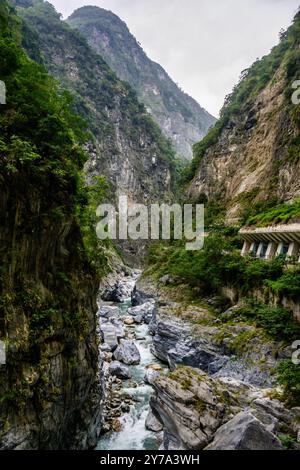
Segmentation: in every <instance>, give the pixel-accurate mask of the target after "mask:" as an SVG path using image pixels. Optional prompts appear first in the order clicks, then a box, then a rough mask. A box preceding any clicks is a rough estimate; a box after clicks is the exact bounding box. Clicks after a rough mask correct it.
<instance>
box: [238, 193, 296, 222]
mask: <svg viewBox="0 0 300 470" xmlns="http://www.w3.org/2000/svg"><path fill="white" fill-rule="evenodd" d="M271 202H272V201H271ZM256 209H257V208H256ZM299 221H300V198H297V199H295V200H294V201H293V202H292V203H290V204H278V205H276V204H275V205H274V206H271V207H270V204H269V206H268V207H267V208H266V210H265V211H262V212H258V213H256V214H255V215H252V216H249V217H248V218H247V219H246V221H245V222H246V224H247V225H258V226H264V225H269V224H286V223H287V222H299Z"/></svg>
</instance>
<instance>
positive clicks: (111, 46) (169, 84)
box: [66, 6, 215, 159]
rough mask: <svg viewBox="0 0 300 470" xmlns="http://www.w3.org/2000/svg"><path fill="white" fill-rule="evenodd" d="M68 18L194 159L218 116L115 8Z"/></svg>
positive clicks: (91, 9) (81, 11) (177, 146)
mask: <svg viewBox="0 0 300 470" xmlns="http://www.w3.org/2000/svg"><path fill="white" fill-rule="evenodd" d="M66 21H67V23H68V24H70V25H71V26H72V27H73V28H75V29H77V30H78V31H79V32H80V33H81V34H82V35H83V36H84V37H85V38H86V39H87V41H88V43H89V44H90V46H91V47H92V48H93V49H94V50H95V51H96V52H98V53H99V54H100V55H101V56H102V57H104V59H105V60H106V61H107V63H108V64H109V65H110V67H111V68H112V69H113V70H114V71H115V72H116V74H117V75H118V77H119V78H121V79H122V80H125V81H127V82H128V83H130V85H131V86H132V87H133V88H134V89H135V90H136V92H137V94H138V97H139V99H140V100H141V101H142V102H143V103H144V104H145V106H146V108H147V110H148V111H149V112H150V113H151V115H152V116H153V117H154V119H155V120H156V122H157V123H158V124H159V125H160V127H161V128H162V130H163V132H164V133H165V135H166V136H167V137H169V138H170V139H171V141H172V142H173V145H174V147H175V149H176V151H177V154H178V155H181V156H182V157H184V158H185V159H190V158H191V156H192V148H191V146H192V145H193V144H194V143H195V142H197V141H198V140H199V139H200V138H202V137H204V135H205V134H206V133H207V131H208V129H209V127H210V126H211V125H212V124H213V123H214V122H215V118H214V117H213V116H211V115H210V114H209V113H208V112H207V111H206V110H204V109H203V108H202V107H201V106H200V105H199V104H198V103H197V102H196V101H195V100H194V99H193V98H192V97H190V96H189V95H188V94H187V93H184V92H183V91H182V90H181V89H180V88H179V87H178V86H177V85H176V84H175V83H174V82H173V80H172V79H171V77H170V76H169V75H168V73H167V72H166V71H165V70H164V69H163V67H162V66H161V65H159V64H158V63H156V62H154V61H152V60H151V59H149V58H148V56H147V55H146V53H145V52H144V50H143V49H142V47H141V46H140V44H139V43H138V41H137V40H136V38H135V37H134V36H133V35H132V34H131V32H130V31H129V29H128V26H127V25H126V23H125V22H124V21H122V20H121V19H120V18H119V17H118V16H117V15H115V14H114V13H113V12H110V11H108V10H104V9H102V8H99V7H92V6H85V7H82V8H79V9H77V10H75V11H74V12H73V14H72V15H71V16H70V17H69V18H68V19H67V20H66Z"/></svg>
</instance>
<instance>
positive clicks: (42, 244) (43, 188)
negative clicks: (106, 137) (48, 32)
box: [0, 1, 107, 432]
mask: <svg viewBox="0 0 300 470" xmlns="http://www.w3.org/2000/svg"><path fill="white" fill-rule="evenodd" d="M21 34H22V23H21V21H20V20H19V19H18V18H17V17H16V15H15V14H14V10H13V9H12V8H11V7H10V6H9V5H8V4H7V2H3V1H1V4H0V77H1V80H3V81H4V82H5V84H6V88H7V104H6V105H1V106H0V193H1V198H0V220H1V228H0V239H1V248H0V338H1V340H5V342H6V344H7V361H6V367H5V373H3V374H1V378H0V379H1V380H0V406H1V422H0V424H1V432H3V430H4V431H5V426H4V422H5V419H6V416H7V417H11V416H15V415H16V414H17V413H19V412H20V413H21V415H22V417H23V416H24V408H23V411H22V410H21V408H22V407H25V406H26V404H27V405H28V408H29V406H31V407H33V406H36V407H41V409H42V407H43V405H42V403H43V400H44V399H45V395H47V394H48V399H49V395H51V393H52V392H51V390H50V389H49V388H47V386H46V385H47V383H48V382H47V381H48V380H49V377H47V374H46V373H45V370H46V368H47V366H48V362H47V361H48V359H47V355H45V347H44V346H45V342H47V341H48V342H51V340H53V338H55V341H57V342H58V343H59V342H61V344H62V350H63V354H65V357H67V358H68V355H69V356H72V354H74V355H75V354H76V351H77V350H76V348H77V346H78V343H79V338H84V337H85V335H87V334H89V332H90V327H91V323H92V322H93V311H94V309H95V308H96V294H97V288H98V285H99V280H100V278H101V276H103V274H104V273H105V271H106V269H107V262H106V256H105V254H104V250H103V246H102V245H101V244H100V242H99V241H98V240H97V239H96V237H95V236H93V234H94V233H95V229H94V227H93V222H94V220H93V215H92V214H93V205H92V204H93V199H94V197H95V192H96V193H97V195H98V196H100V197H101V194H102V192H103V190H104V189H105V185H104V183H103V181H100V182H97V184H96V185H95V187H94V188H89V189H87V188H86V187H85V184H84V180H83V177H82V170H83V166H84V163H85V161H86V154H85V152H84V151H83V144H84V142H85V140H86V131H85V125H84V123H83V121H82V120H81V119H80V118H79V117H78V116H77V115H75V114H73V112H72V102H71V99H70V96H69V94H68V93H66V92H64V91H62V90H61V88H60V87H59V86H58V84H57V83H56V81H55V80H54V79H53V78H52V77H50V76H49V74H48V73H47V71H46V69H45V68H44V67H43V66H42V65H38V64H37V63H36V62H34V61H33V60H31V59H30V58H29V57H28V56H27V55H26V54H25V52H24V51H23V49H22V47H21V39H22V38H21ZM94 360H95V361H96V360H97V358H96V357H95V358H92V357H91V363H92V362H93V361H94ZM72 367H73V369H72ZM72 367H71V362H70V361H68V359H66V363H65V372H66V374H70V376H71V374H72V370H75V369H74V367H75V366H74V364H73V366H72ZM26 368H31V370H32V371H33V372H34V373H35V374H36V377H37V378H36V380H35V381H34V382H30V380H29V379H28V378H26V377H25V375H24V374H25V372H24V371H25V370H26ZM68 368H69V369H68ZM63 386H64V387H65V388H64V390H63V392H65V393H66V397H67V398H66V400H68V399H69V400H70V398H68V396H67V393H69V392H68V390H67V389H68V387H69V390H70V388H71V387H72V381H71V380H70V381H69V382H68V383H67V382H66V383H64V384H63ZM52 397H53V396H52ZM29 398H30V400H31V401H30V402H28V401H27V400H28V399H29ZM49 401H50V402H51V398H50V399H49ZM28 403H30V405H29V404H28ZM27 411H28V410H27ZM7 419H8V418H7ZM7 423H8V421H7V422H6V424H7Z"/></svg>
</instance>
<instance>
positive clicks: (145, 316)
mask: <svg viewBox="0 0 300 470" xmlns="http://www.w3.org/2000/svg"><path fill="white" fill-rule="evenodd" d="M128 313H129V315H132V316H133V317H141V318H142V320H143V321H144V322H145V323H148V324H149V323H150V321H151V320H152V319H153V316H154V314H155V301H154V300H153V299H152V300H151V301H148V302H145V303H143V304H142V305H137V306H136V307H131V308H129V309H128Z"/></svg>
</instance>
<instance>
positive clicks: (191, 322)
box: [133, 276, 299, 450]
mask: <svg viewBox="0 0 300 470" xmlns="http://www.w3.org/2000/svg"><path fill="white" fill-rule="evenodd" d="M162 281H163V278H162V279H161V280H159V281H157V279H156V280H155V279H154V278H152V277H148V276H144V277H142V278H140V279H139V280H138V282H137V285H136V289H135V292H134V297H133V299H134V300H135V301H137V302H143V301H144V300H145V299H147V298H148V297H149V296H150V295H154V296H155V300H156V307H157V308H156V313H155V315H154V316H153V317H152V320H151V322H150V331H151V333H152V335H153V345H152V352H153V354H154V355H155V356H156V357H157V358H159V359H160V360H161V361H162V362H164V363H166V364H168V366H169V368H170V369H171V372H170V373H168V374H165V373H160V374H159V373H158V372H156V374H155V375H154V376H153V377H148V378H147V380H148V382H149V383H150V384H151V385H152V386H153V389H154V393H153V395H152V396H151V399H150V407H151V412H150V413H149V417H148V421H150V418H151V422H152V421H154V423H155V427H156V429H157V430H158V431H159V430H161V427H162V428H163V443H162V446H161V449H162V450H179V449H180V450H186V449H192V450H279V449H283V445H282V442H285V436H286V435H289V436H290V437H291V436H293V437H292V441H293V443H291V446H292V447H291V448H294V449H298V448H299V408H298V407H294V408H287V407H285V406H284V404H283V403H282V402H281V401H280V400H278V399H276V398H274V397H275V396H277V397H279V398H280V389H279V388H278V387H277V384H276V378H275V377H274V375H272V371H274V370H275V368H276V365H277V364H278V362H279V361H280V360H281V359H282V358H284V357H289V355H290V347H289V346H288V347H284V345H283V344H282V343H281V342H277V341H271V340H268V339H267V338H266V337H265V336H264V335H263V334H262V332H261V331H259V329H257V328H255V327H254V326H253V325H249V324H246V323H245V322H243V321H241V322H238V321H235V322H232V315H234V312H235V310H236V307H231V308H230V309H229V310H227V311H226V312H224V313H223V315H222V316H223V320H221V319H220V315H217V316H215V315H214V314H212V311H211V310H210V309H209V308H206V307H205V305H204V304H202V305H201V306H199V305H196V304H195V302H192V303H191V304H190V303H189V302H188V301H187V300H186V299H184V301H183V300H182V299H181V300H180V295H179V296H178V292H179V291H180V286H178V285H177V286H176V288H174V287H172V285H171V284H170V285H168V287H166V286H165V285H164V284H163V282H162ZM211 300H212V299H211ZM297 436H298V437H297ZM281 441H282V442H281ZM296 441H297V442H298V443H297V442H296Z"/></svg>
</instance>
